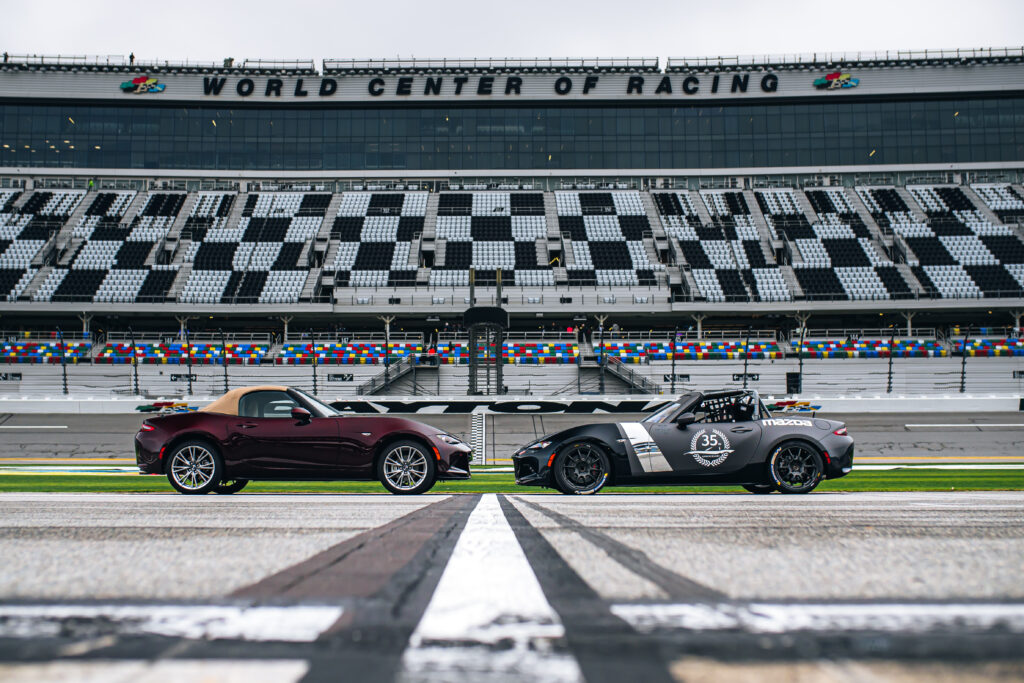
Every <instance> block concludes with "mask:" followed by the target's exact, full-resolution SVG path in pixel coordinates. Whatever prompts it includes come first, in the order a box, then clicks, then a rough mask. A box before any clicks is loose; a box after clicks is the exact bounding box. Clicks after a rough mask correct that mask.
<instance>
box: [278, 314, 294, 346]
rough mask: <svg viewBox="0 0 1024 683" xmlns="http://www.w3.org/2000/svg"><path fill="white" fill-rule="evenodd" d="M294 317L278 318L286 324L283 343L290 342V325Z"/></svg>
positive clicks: (283, 316) (282, 338)
mask: <svg viewBox="0 0 1024 683" xmlns="http://www.w3.org/2000/svg"><path fill="white" fill-rule="evenodd" d="M294 317H295V316H293V315H282V316H279V317H278V318H277V319H278V320H280V321H281V322H282V323H284V336H283V337H281V342H282V343H283V342H286V341H288V323H290V322H291V321H292V319H293V318H294Z"/></svg>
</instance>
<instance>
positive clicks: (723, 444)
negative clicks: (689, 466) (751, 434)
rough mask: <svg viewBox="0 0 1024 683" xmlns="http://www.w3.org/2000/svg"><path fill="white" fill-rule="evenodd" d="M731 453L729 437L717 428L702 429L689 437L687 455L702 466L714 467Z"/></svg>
mask: <svg viewBox="0 0 1024 683" xmlns="http://www.w3.org/2000/svg"><path fill="white" fill-rule="evenodd" d="M732 453H733V449H732V445H731V444H730V443H729V439H728V438H727V437H726V436H725V434H723V433H722V432H720V431H718V430H717V429H702V430H700V431H699V432H697V433H696V434H694V435H693V438H692V439H690V452H689V455H692V456H693V459H694V460H696V461H697V462H698V463H699V464H701V465H703V466H704V467H715V466H717V465H721V464H722V463H723V462H725V459H726V458H728V457H729V456H730V455H731V454H732Z"/></svg>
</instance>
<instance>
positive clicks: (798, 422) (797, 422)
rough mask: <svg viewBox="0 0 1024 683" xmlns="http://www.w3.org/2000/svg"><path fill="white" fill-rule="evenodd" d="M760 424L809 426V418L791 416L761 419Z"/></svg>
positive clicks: (768, 425)
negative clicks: (798, 418) (793, 417)
mask: <svg viewBox="0 0 1024 683" xmlns="http://www.w3.org/2000/svg"><path fill="white" fill-rule="evenodd" d="M761 424H763V425H764V426H765V427H811V426H813V425H812V424H811V421H810V420H794V419H792V418H772V419H770V420H761Z"/></svg>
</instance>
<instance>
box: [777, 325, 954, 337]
mask: <svg viewBox="0 0 1024 683" xmlns="http://www.w3.org/2000/svg"><path fill="white" fill-rule="evenodd" d="M935 332H936V330H935V328H934V327H914V328H912V329H911V334H910V335H907V334H906V328H904V327H897V328H896V336H897V337H898V338H901V339H905V338H907V337H908V336H910V337H916V338H918V339H935ZM892 333H893V331H892V328H889V327H878V328H868V329H850V328H845V327H818V328H809V329H808V330H807V331H806V332H804V339H846V338H847V337H856V338H858V339H888V338H889V337H891V336H892ZM799 338H800V330H792V331H791V332H790V339H793V340H796V339H799Z"/></svg>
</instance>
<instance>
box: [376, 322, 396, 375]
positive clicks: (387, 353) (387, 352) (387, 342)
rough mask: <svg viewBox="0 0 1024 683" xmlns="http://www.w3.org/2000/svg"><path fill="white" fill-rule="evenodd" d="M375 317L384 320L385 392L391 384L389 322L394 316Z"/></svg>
mask: <svg viewBox="0 0 1024 683" xmlns="http://www.w3.org/2000/svg"><path fill="white" fill-rule="evenodd" d="M377 319H378V320H381V321H383V322H384V393H385V394H387V393H388V388H389V387H390V386H391V374H390V371H391V323H392V322H394V320H395V316H393V315H378V316H377Z"/></svg>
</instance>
